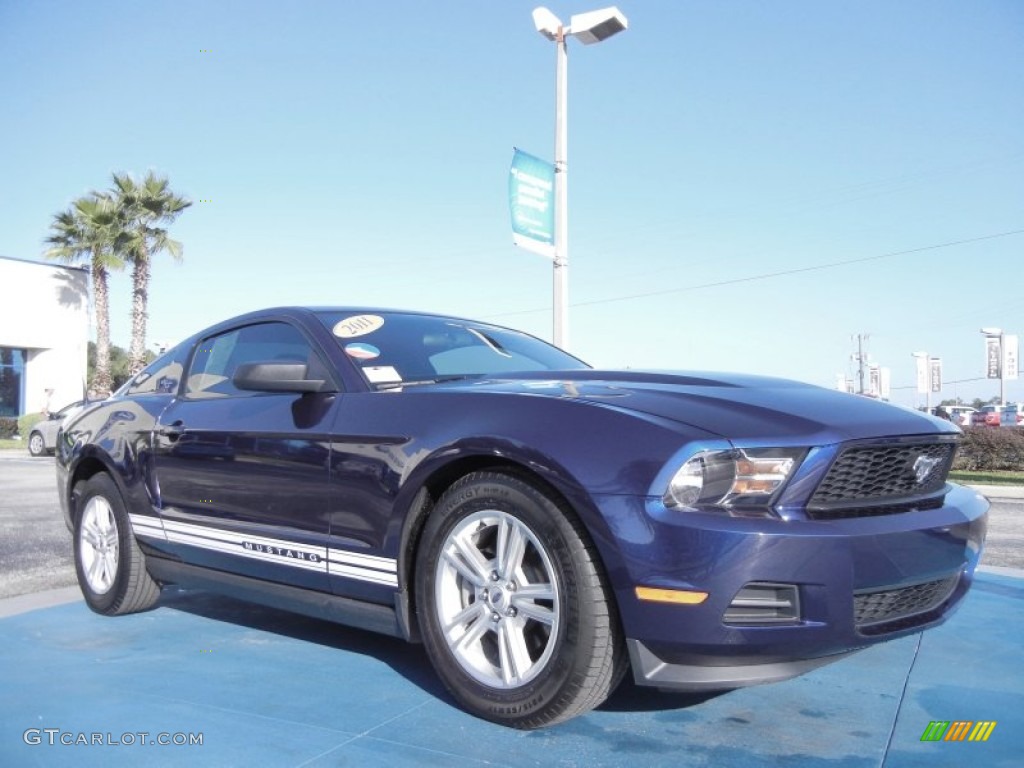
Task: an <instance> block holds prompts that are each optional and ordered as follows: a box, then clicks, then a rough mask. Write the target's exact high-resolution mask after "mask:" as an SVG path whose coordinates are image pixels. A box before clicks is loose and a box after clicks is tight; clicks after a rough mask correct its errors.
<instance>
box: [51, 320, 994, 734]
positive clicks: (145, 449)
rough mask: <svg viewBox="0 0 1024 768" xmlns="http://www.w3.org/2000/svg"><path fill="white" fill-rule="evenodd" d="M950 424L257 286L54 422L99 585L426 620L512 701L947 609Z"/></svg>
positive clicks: (479, 695) (91, 592)
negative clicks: (107, 391) (588, 359)
mask: <svg viewBox="0 0 1024 768" xmlns="http://www.w3.org/2000/svg"><path fill="white" fill-rule="evenodd" d="M958 435H959V430H958V429H957V428H956V427H954V426H952V425H951V424H949V423H948V422H946V421H940V420H937V419H934V418H932V417H930V416H926V415H924V414H920V413H915V412H912V411H908V410H903V409H900V408H896V407H893V406H889V405H886V404H884V403H880V402H876V401H872V400H869V399H865V398H860V397H856V396H853V395H847V394H843V393H839V392H833V391H830V390H826V389H822V388H818V387H813V386H809V385H805V384H800V383H796V382H791V381H785V380H781V379H770V378H759V377H753V376H735V375H727V376H723V375H715V374H702V373H679V374H675V373H641V372H636V371H598V370H593V369H591V368H589V367H588V366H587V365H585V364H584V363H582V362H581V361H579V360H577V359H576V358H574V357H571V356H570V355H568V354H566V353H565V352H562V351H561V350H559V349H556V348H554V347H552V346H549V345H548V344H545V343H544V342H541V341H539V340H537V339H535V338H533V337H531V336H527V335H525V334H522V333H519V332H517V331H512V330H509V329H506V328H499V327H495V326H492V325H487V324H484V323H478V322H473V321H469V320H461V319H457V318H450V317H439V316H435V315H427V314H417V313H412V312H391V311H381V310H371V309H336V308H331V309H326V308H324V309H319V308H318V309H307V308H280V309H269V310H265V311H260V312H254V313H252V314H248V315H244V316H242V317H238V318H235V319H233V320H229V321H227V322H224V323H221V324H219V325H216V326H214V327H212V328H209V329H207V330H205V331H203V332H201V333H199V334H197V335H195V336H193V337H192V338H190V339H188V340H187V341H185V342H184V343H182V344H180V345H179V346H177V347H175V348H174V349H172V350H171V351H170V352H167V353H166V354H165V355H163V356H162V357H161V358H159V359H158V360H156V361H155V362H154V363H152V364H151V365H150V366H149V367H148V368H146V369H145V370H144V371H142V372H141V373H140V374H138V375H137V376H135V377H134V378H133V379H131V380H130V381H129V382H128V383H127V384H126V385H125V386H124V387H122V388H121V389H120V390H119V391H118V392H117V393H116V394H115V395H114V396H112V397H111V398H110V399H109V400H106V401H104V402H102V403H99V404H95V405H93V406H91V407H89V408H87V409H86V410H85V411H84V412H83V413H81V414H80V415H78V416H77V417H74V418H73V419H72V420H70V421H68V422H67V423H66V424H65V425H64V427H63V430H62V433H61V435H60V437H59V439H58V446H57V477H58V487H59V492H60V500H61V504H62V507H63V511H64V515H65V517H66V520H67V524H68V527H69V528H70V529H71V531H72V532H73V538H74V551H75V562H76V565H77V571H78V579H79V582H80V584H81V588H82V592H83V593H84V595H85V599H86V601H87V602H88V604H89V605H90V607H92V608H93V609H94V610H96V611H98V612H99V613H102V614H108V615H114V614H123V613H130V612H133V611H140V610H144V609H146V608H149V607H151V606H153V605H154V604H155V603H156V602H157V600H158V598H159V592H160V585H162V584H168V583H175V584H181V585H185V586H187V587H197V588H201V589H210V590H216V591H220V592H223V593H227V594H230V595H233V596H236V597H242V598H245V599H248V600H252V601H256V602H260V603H264V604H268V605H272V606H276V607H279V608H285V609H288V610H292V611H297V612H300V613H305V614H309V615H312V616H317V617H321V618H326V619H330V620H334V621H338V622H342V623H345V624H350V625H353V626H356V627H362V628H365V629H370V630H375V631H379V632H385V633H388V634H391V635H396V636H399V637H403V638H406V639H408V640H410V641H414V642H422V643H424V644H425V646H426V650H427V653H428V655H429V657H430V659H431V661H432V663H433V665H434V666H435V668H436V669H437V672H438V674H439V675H440V677H441V678H442V679H443V681H444V683H445V685H446V686H447V687H448V689H449V690H450V691H451V693H452V695H453V696H454V697H455V698H456V699H457V700H458V701H459V702H460V703H461V705H462V706H464V707H465V708H466V709H467V710H469V711H470V712H472V713H474V714H476V715H479V716H481V717H484V718H488V719H490V720H494V721H496V722H499V723H504V724H507V725H511V726H514V727H518V728H535V727H540V726H544V725H548V724H551V723H555V722H559V721H562V720H565V719H567V718H570V717H572V716H574V715H576V714H579V713H581V712H585V711H587V710H588V709H590V708H592V707H595V706H597V705H598V704H600V703H601V702H602V701H603V700H604V699H605V698H606V697H607V696H608V695H609V694H610V693H611V692H612V691H613V690H614V689H615V686H616V685H617V684H618V683H619V681H620V680H621V679H622V677H623V676H624V675H625V674H626V672H627V670H631V671H632V675H633V678H634V679H635V680H636V682H637V683H638V684H640V685H648V686H654V687H656V688H663V689H679V690H698V691H699V690H720V689H729V688H735V687H738V686H744V685H752V684H754V683H762V682H769V681H775V680H783V679H786V678H789V677H792V676H794V675H798V674H800V673H803V672H806V671H808V670H811V669H814V668H815V667H818V666H821V665H822V664H826V663H828V662H831V661H835V660H837V659H839V658H841V657H842V656H843V655H845V654H848V653H850V652H851V651H854V650H856V649H858V648H863V647H865V646H869V645H873V644H875V643H879V642H882V641H885V640H889V639H892V638H896V637H901V636H904V635H907V634H908V633H913V632H918V631H920V630H921V629H925V628H928V627H933V626H936V625H937V624H940V623H941V622H942V621H944V620H945V619H946V618H947V617H948V616H949V615H950V613H951V612H952V611H953V609H954V608H955V607H956V606H957V604H958V603H959V602H960V601H961V600H962V599H963V597H964V595H965V593H966V592H967V590H968V588H969V586H970V583H971V579H972V575H973V572H974V569H975V566H976V565H977V564H978V559H979V557H980V555H981V549H982V543H983V540H984V535H985V525H986V519H987V510H988V504H987V502H986V501H985V500H984V498H982V497H981V496H979V495H978V494H976V493H974V492H972V491H970V490H968V489H966V488H962V487H960V486H957V485H952V484H949V483H947V482H946V477H947V474H948V472H949V468H950V464H951V463H952V461H953V455H954V452H955V451H956V447H957V439H958Z"/></svg>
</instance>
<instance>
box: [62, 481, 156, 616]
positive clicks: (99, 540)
mask: <svg viewBox="0 0 1024 768" xmlns="http://www.w3.org/2000/svg"><path fill="white" fill-rule="evenodd" d="M77 499H78V504H77V508H78V515H77V518H76V520H75V571H76V572H77V574H78V584H79V586H80V587H81V588H82V595H83V596H84V597H85V602H86V603H87V604H88V605H89V607H90V608H92V609H93V610H94V611H96V612H97V613H102V614H105V615H107V616H119V615H121V614H125V613H135V612H137V611H144V610H146V609H147V608H151V607H152V606H153V605H154V604H155V603H156V602H157V600H158V599H159V598H160V587H159V585H158V584H157V583H156V582H155V581H154V580H153V578H152V577H151V576H150V575H149V572H148V571H147V570H146V559H145V555H143V553H142V550H140V549H139V545H138V543H137V542H136V541H135V534H134V533H133V532H132V524H131V520H129V518H128V513H127V511H126V510H125V506H124V501H123V500H122V498H121V493H120V491H118V489H117V486H116V485H115V484H114V481H113V480H112V479H111V478H110V476H109V475H106V474H98V475H93V476H92V477H91V478H89V479H88V480H87V481H86V482H85V483H84V485H83V486H82V488H81V493H79V494H77Z"/></svg>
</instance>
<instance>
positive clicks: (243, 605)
mask: <svg viewBox="0 0 1024 768" xmlns="http://www.w3.org/2000/svg"><path fill="white" fill-rule="evenodd" d="M158 607H160V608H169V609H171V610H175V611H182V612H183V613H188V614H191V615H193V616H200V617H202V618H205V619H210V620H211V621H220V622H226V623H229V624H233V625H237V626H241V627H247V628H249V629H254V630H258V631H261V632H269V633H272V634H275V635H279V636H282V637H288V638H291V639H294V640H300V641H302V642H307V643H316V644H317V645H320V646H324V647H327V648H333V649H336V650H338V651H339V652H345V653H357V654H360V655H363V656H369V657H371V658H373V659H376V660H377V661H380V662H382V663H384V664H386V665H387V666H389V667H390V668H391V669H393V670H394V671H395V672H396V673H397V674H399V675H401V676H402V677H404V678H405V679H406V680H408V681H409V682H411V683H412V684H413V685H416V686H417V687H418V688H420V689H421V690H422V691H424V692H426V693H428V694H430V695H431V696H434V697H437V698H439V699H442V700H444V701H446V702H448V703H449V704H451V705H452V706H455V707H458V704H457V703H456V702H455V700H454V699H453V698H452V697H451V695H450V694H449V693H448V691H447V690H446V689H445V687H444V684H443V683H442V682H441V680H440V678H438V677H437V675H436V673H435V672H434V669H433V667H432V666H431V664H430V660H429V659H428V658H427V654H426V651H425V649H424V647H423V646H422V645H420V644H416V643H407V642H405V641H404V640H401V639H399V638H395V637H390V636H388V635H381V634H378V633H375V632H370V631H367V630H362V629H356V628H353V627H347V626H345V625H343V624H336V623H333V622H330V621H326V620H323V619H315V618H312V617H309V616H303V615H301V614H295V613H290V612H288V611H283V610H280V609H277V608H270V607H267V606H263V605H258V604H256V603H249V602H245V601H243V600H237V599H235V598H232V597H227V596H224V595H219V594H216V593H212V592H204V591H202V590H197V589H185V588H181V587H176V586H166V587H164V589H163V591H162V594H161V596H160V603H159V606H158ZM722 693H725V692H721V691H720V692H714V693H699V694H698V693H676V692H662V691H657V690H655V689H652V688H648V687H643V686H638V685H636V684H635V683H634V682H633V680H632V677H631V675H630V673H628V672H627V674H626V678H625V679H624V680H623V681H622V684H621V685H620V686H619V687H618V689H617V690H616V691H615V693H614V694H613V695H612V696H611V697H609V699H608V700H607V701H606V702H605V703H604V704H602V705H601V706H600V707H599V708H598V709H599V710H601V711H606V712H662V711H670V710H681V709H687V708H689V707H693V706H696V705H698V704H702V703H703V702H705V701H708V700H710V699H713V698H716V697H717V696H720V695H722Z"/></svg>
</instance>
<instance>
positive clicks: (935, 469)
mask: <svg viewBox="0 0 1024 768" xmlns="http://www.w3.org/2000/svg"><path fill="white" fill-rule="evenodd" d="M954 450H956V444H955V443H952V442H943V443H910V444H889V445H855V446H851V447H849V448H846V449H845V450H843V451H842V453H840V454H839V456H838V458H836V460H835V462H833V464H832V466H831V467H829V470H828V473H827V474H826V475H825V479H824V480H822V482H821V485H819V486H818V489H817V490H816V491H815V492H814V495H813V496H812V497H811V500H810V503H809V505H808V506H809V507H810V508H811V509H813V508H815V507H818V508H828V507H836V506H855V505H857V504H858V503H863V502H871V501H872V500H882V499H891V500H893V501H898V500H899V498H900V497H903V498H908V500H909V497H918V498H919V497H921V496H926V495H928V494H934V493H937V492H939V491H941V490H942V489H943V488H944V487H945V484H946V475H947V474H948V473H949V467H950V464H951V463H952V462H953V452H954Z"/></svg>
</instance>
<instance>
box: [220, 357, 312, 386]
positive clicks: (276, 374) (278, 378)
mask: <svg viewBox="0 0 1024 768" xmlns="http://www.w3.org/2000/svg"><path fill="white" fill-rule="evenodd" d="M307 368H308V366H307V365H306V364H305V363H280V362H267V363H243V364H242V365H240V366H238V369H237V370H236V371H235V375H234V376H233V377H232V378H231V381H232V383H234V385H235V386H236V387H238V388H239V389H244V390H250V391H253V392H320V391H322V390H323V389H324V385H325V384H326V383H327V382H326V381H325V380H324V379H307V378H306V371H307Z"/></svg>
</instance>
